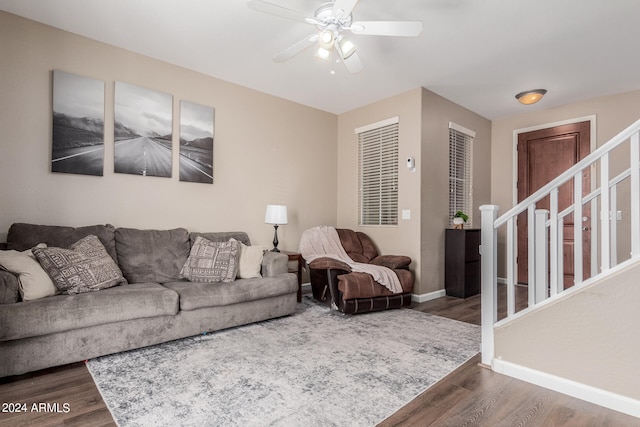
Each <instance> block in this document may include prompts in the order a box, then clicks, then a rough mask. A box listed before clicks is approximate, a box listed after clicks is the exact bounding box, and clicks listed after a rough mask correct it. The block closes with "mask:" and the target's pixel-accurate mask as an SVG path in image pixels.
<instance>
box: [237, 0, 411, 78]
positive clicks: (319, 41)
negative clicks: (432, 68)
mask: <svg viewBox="0 0 640 427" xmlns="http://www.w3.org/2000/svg"><path fill="white" fill-rule="evenodd" d="M357 3H358V0H334V1H331V2H329V3H324V4H323V5H322V6H320V7H319V8H318V9H317V10H316V11H315V13H314V15H313V17H308V16H307V15H306V14H305V13H303V12H298V11H296V10H292V9H288V8H286V7H282V6H278V5H276V4H273V3H269V2H267V1H264V0H248V1H247V6H248V7H249V8H251V9H253V10H257V11H259V12H264V13H269V14H271V15H275V16H280V17H282V18H287V19H292V20H294V21H299V22H305V23H307V24H311V25H314V26H316V28H317V30H318V31H317V32H315V33H313V34H311V35H309V36H307V37H305V38H304V39H302V40H300V41H298V42H297V43H294V44H293V45H291V46H289V47H288V48H287V49H285V50H283V51H282V52H280V53H279V54H277V55H276V56H274V57H273V60H274V61H275V62H285V61H288V60H289V59H291V58H293V57H294V56H296V55H297V54H299V53H301V52H302V51H304V50H305V49H307V48H310V47H311V46H313V45H317V51H316V56H317V57H319V58H320V59H324V60H327V61H328V60H330V59H331V56H332V53H333V52H334V51H335V52H337V54H338V57H339V58H340V59H341V60H342V62H343V63H344V65H345V67H346V68H347V70H349V72H351V73H357V72H359V71H362V69H363V65H362V61H361V60H360V57H359V56H358V54H357V53H356V45H355V44H354V43H353V42H352V41H351V40H349V39H348V38H347V37H346V36H345V35H344V34H343V31H350V32H351V33H352V34H364V35H375V36H400V37H417V36H419V35H420V34H421V33H422V22H421V21H354V20H353V15H352V13H351V12H352V11H353V9H354V8H355V6H356V4H357Z"/></svg>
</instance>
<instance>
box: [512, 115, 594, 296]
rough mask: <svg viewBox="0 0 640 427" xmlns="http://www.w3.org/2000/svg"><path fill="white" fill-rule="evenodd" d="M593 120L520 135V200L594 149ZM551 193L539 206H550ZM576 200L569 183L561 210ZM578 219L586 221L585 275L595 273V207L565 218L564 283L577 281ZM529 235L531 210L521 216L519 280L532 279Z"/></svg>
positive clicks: (586, 183) (587, 184)
mask: <svg viewBox="0 0 640 427" xmlns="http://www.w3.org/2000/svg"><path fill="white" fill-rule="evenodd" d="M590 140H591V123H590V122H589V121H586V122H580V123H572V124H567V125H561V126H556V127H553V128H547V129H540V130H535V131H531V132H525V133H521V134H519V135H518V146H517V150H518V184H517V185H518V202H521V201H522V200H524V199H526V198H527V197H528V196H530V195H531V194H533V193H534V192H536V190H538V189H540V188H541V187H543V186H544V185H545V184H547V183H548V182H549V181H551V180H553V179H554V178H556V177H557V176H558V175H560V174H561V173H562V172H564V171H565V170H567V169H569V168H570V167H571V166H573V165H574V164H575V163H577V162H578V161H580V160H581V159H582V158H584V157H585V156H587V155H588V154H589V151H590V145H591V144H590ZM582 188H583V195H586V194H588V193H589V192H590V189H591V177H590V173H589V169H587V170H585V171H583V173H582ZM549 202H550V199H549V196H547V197H545V198H544V199H542V200H541V201H539V202H538V203H537V204H536V209H547V210H548V209H549ZM572 203H573V181H570V182H567V183H566V184H564V185H563V186H561V187H560V189H559V194H558V211H559V212H561V211H562V210H563V209H565V208H567V207H568V206H570V205H571V204H572ZM574 220H577V221H580V222H581V223H582V226H581V227H582V228H583V230H584V232H583V233H582V235H583V236H582V237H583V239H582V241H583V254H581V256H582V257H583V278H584V279H586V278H588V277H589V276H590V273H591V262H590V261H591V256H590V254H591V239H590V233H587V232H586V231H588V230H589V229H590V228H591V209H590V205H588V204H587V205H585V206H584V207H583V217H582V218H577V219H576V218H574V216H573V215H569V216H567V217H565V220H564V227H563V228H564V229H563V230H561V232H562V233H563V236H564V241H563V268H564V286H565V288H566V287H569V286H572V285H573V283H574V274H573V269H574V235H573V224H574ZM527 255H528V235H527V212H526V211H525V212H523V213H522V214H520V215H519V216H518V282H519V283H527V282H528V281H529V280H528V267H527V264H528V262H527V260H528V258H527Z"/></svg>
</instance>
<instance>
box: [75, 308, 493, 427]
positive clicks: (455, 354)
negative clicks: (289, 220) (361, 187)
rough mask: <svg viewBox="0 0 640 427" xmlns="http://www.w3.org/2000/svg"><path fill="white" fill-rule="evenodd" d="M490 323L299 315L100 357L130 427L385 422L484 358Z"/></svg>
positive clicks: (118, 414) (417, 316) (121, 417)
mask: <svg viewBox="0 0 640 427" xmlns="http://www.w3.org/2000/svg"><path fill="white" fill-rule="evenodd" d="M479 348H480V327H479V326H475V325H470V324H467V323H462V322H457V321H454V320H450V319H446V318H443V317H438V316H433V315H429V314H425V313H421V312H418V311H415V310H409V309H400V310H387V311H383V312H378V313H370V314H358V315H354V316H345V315H342V314H339V313H336V312H331V311H329V309H328V307H326V306H324V305H319V304H317V303H316V302H314V301H313V300H312V299H311V298H310V297H308V296H307V297H305V299H304V300H303V303H302V304H298V311H297V313H296V314H294V315H291V316H288V317H283V318H279V319H274V320H269V321H265V322H260V323H255V324H252V325H247V326H242V327H238V328H233V329H228V330H224V331H219V332H215V333H212V334H208V335H200V336H197V337H191V338H186V339H182V340H177V341H173V342H169V343H165V344H160V345H156V346H152V347H147V348H143V349H139V350H133V351H129V352H125V353H119V354H114V355H110V356H105V357H100V358H97V359H92V360H90V361H89V362H88V363H87V366H88V367H89V370H90V372H91V374H92V375H93V378H94V379H95V382H96V384H97V386H98V388H99V390H100V392H101V393H102V396H103V397H104V400H105V402H106V403H107V405H108V406H109V409H110V410H111V413H112V414H113V416H114V418H115V419H116V421H117V423H118V424H119V425H120V426H145V427H147V426H374V425H375V424H377V423H379V422H380V421H382V420H384V419H385V418H387V417H388V416H390V415H391V414H393V413H394V412H396V411H397V410H398V409H400V408H401V407H402V406H404V405H406V404H407V403H408V402H409V401H411V400H412V399H413V398H415V397H416V396H417V395H419V394H420V393H421V392H423V391H424V390H425V389H427V388H428V387H429V386H431V385H432V384H434V383H435V382H437V381H438V380H440V379H441V378H443V377H444V376H446V375H447V374H448V373H450V372H451V371H452V370H454V369H455V368H457V367H458V366H460V365H461V364H463V363H464V362H465V361H467V360H468V359H469V358H471V357H473V356H474V355H475V354H477V353H478V351H479Z"/></svg>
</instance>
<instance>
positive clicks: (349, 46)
mask: <svg viewBox="0 0 640 427" xmlns="http://www.w3.org/2000/svg"><path fill="white" fill-rule="evenodd" d="M338 49H339V50H340V55H341V56H342V58H344V59H347V58H348V57H350V56H351V55H353V54H354V53H356V45H355V44H353V43H352V42H351V41H350V40H348V39H346V38H344V37H341V38H340V41H339V42H338Z"/></svg>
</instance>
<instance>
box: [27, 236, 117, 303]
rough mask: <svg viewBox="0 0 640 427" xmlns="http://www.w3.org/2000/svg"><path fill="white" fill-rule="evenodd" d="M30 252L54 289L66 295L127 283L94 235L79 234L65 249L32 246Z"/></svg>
mask: <svg viewBox="0 0 640 427" xmlns="http://www.w3.org/2000/svg"><path fill="white" fill-rule="evenodd" d="M32 251H33V254H34V255H35V257H36V258H37V260H38V262H40V265H41V266H42V268H43V269H44V270H45V271H46V272H47V274H48V275H49V277H51V279H52V280H53V283H54V285H55V286H56V288H58V289H59V290H61V291H64V292H66V293H68V294H79V293H82V292H90V291H98V290H100V289H106V288H110V287H112V286H117V285H126V284H127V282H126V280H125V279H124V277H122V272H121V271H120V269H119V268H118V266H117V265H116V262H115V261H114V260H113V259H112V258H111V257H110V256H109V254H107V251H106V249H105V248H104V246H103V245H102V243H100V239H98V238H97V237H96V236H93V235H90V236H87V237H83V238H82V239H80V240H78V241H77V242H75V243H74V244H72V245H71V246H70V247H69V249H63V248H55V247H53V248H51V247H47V248H39V247H35V248H33V249H32Z"/></svg>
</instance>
